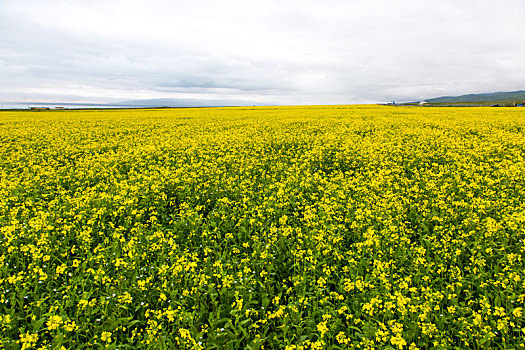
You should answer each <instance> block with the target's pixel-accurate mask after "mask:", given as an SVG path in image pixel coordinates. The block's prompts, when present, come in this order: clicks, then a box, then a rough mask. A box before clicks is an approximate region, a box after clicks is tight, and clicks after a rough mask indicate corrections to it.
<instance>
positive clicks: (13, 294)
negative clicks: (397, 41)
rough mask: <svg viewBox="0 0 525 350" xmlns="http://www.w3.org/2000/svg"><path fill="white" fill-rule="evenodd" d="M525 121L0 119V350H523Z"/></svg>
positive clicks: (283, 113)
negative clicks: (159, 349)
mask: <svg viewBox="0 0 525 350" xmlns="http://www.w3.org/2000/svg"><path fill="white" fill-rule="evenodd" d="M524 241H525V109H519V108H415V107H387V106H308V107H260V108H255V107H254V108H246V107H243V108H203V109H149V110H103V111H102V110H101V111H89V110H82V111H80V110H79V111H24V112H21V111H1V112H0V243H1V244H0V347H2V348H13V349H17V348H22V349H30V348H38V349H40V348H57V349H60V348H67V349H94V348H95V349H96V348H111V349H116V348H133V349H141V348H143V349H146V348H149V349H151V348H175V349H207V348H214V349H244V348H250V349H281V348H283V349H304V350H306V349H329V348H332V349H380V348H390V349H418V348H419V349H459V348H487V349H488V348H523V347H524V346H525V345H524V342H525V319H524V312H523V308H524V303H525V272H524V271H525V266H524V264H525V262H524V260H525V255H524V253H525V244H524Z"/></svg>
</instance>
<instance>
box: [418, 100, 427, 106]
mask: <svg viewBox="0 0 525 350" xmlns="http://www.w3.org/2000/svg"><path fill="white" fill-rule="evenodd" d="M427 103H428V102H427V101H421V102H419V105H420V106H424V105H426V104H427Z"/></svg>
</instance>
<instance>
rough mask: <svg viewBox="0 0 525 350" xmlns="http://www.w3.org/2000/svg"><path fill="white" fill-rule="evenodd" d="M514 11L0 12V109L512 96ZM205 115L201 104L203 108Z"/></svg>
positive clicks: (32, 4) (438, 5) (344, 6)
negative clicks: (32, 104)
mask: <svg viewBox="0 0 525 350" xmlns="http://www.w3.org/2000/svg"><path fill="white" fill-rule="evenodd" d="M524 17H525V2H523V1H511V0H502V1H499V2H494V1H470V0H465V1H461V2H456V1H449V0H444V1H440V2H435V1H426V0H422V1H408V0H402V1H396V2H391V1H386V0H381V1H325V2H322V3H321V2H315V1H287V2H277V1H261V2H246V1H220V2H219V1H193V2H179V1H159V0H154V1H116V0H109V1H90V2H86V1H79V0H73V1H67V2H66V1H52V0H39V1H12V0H4V1H0V77H1V79H0V101H21V102H23V101H53V102H57V101H64V102H96V103H111V102H117V101H122V100H135V99H178V100H185V101H196V102H197V104H198V101H206V103H213V101H217V102H220V101H235V102H236V103H239V104H242V103H246V104H336V103H341V104H344V103H369V102H380V101H390V100H407V101H408V100H417V99H419V98H424V97H432V96H440V95H461V94H466V93H480V92H491V91H514V90H520V89H524V88H525V69H524V62H525V44H524V42H523V33H524V32H525V21H524V20H523V18H524ZM210 101H211V102H210Z"/></svg>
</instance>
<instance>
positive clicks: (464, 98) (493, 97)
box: [425, 90, 525, 103]
mask: <svg viewBox="0 0 525 350" xmlns="http://www.w3.org/2000/svg"><path fill="white" fill-rule="evenodd" d="M425 101H426V102H428V103H469V102H474V103H475V102H523V101H525V90H519V91H511V92H491V93H484V94H468V95H461V96H441V97H436V98H429V99H426V100H425Z"/></svg>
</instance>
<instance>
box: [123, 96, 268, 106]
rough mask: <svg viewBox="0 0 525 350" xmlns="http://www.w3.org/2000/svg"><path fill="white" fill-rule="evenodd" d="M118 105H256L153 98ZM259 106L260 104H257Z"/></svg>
mask: <svg viewBox="0 0 525 350" xmlns="http://www.w3.org/2000/svg"><path fill="white" fill-rule="evenodd" d="M116 104H118V105H134V106H144V107H219V106H220V107H226V106H250V105H255V104H257V103H255V102H253V101H243V100H226V99H224V100H207V99H189V98H188V99H182V98H181V99H172V98H155V99H145V100H126V101H119V102H117V103H116ZM259 105H260V103H259Z"/></svg>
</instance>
